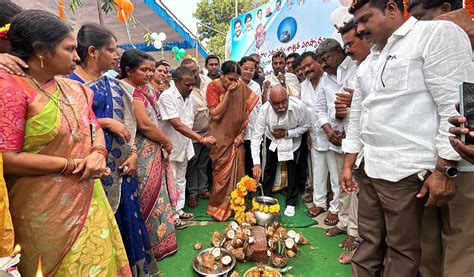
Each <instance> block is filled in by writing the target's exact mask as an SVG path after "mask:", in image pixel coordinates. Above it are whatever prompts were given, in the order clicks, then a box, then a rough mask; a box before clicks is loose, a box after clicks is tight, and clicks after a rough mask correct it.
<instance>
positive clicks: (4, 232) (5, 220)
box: [0, 152, 15, 257]
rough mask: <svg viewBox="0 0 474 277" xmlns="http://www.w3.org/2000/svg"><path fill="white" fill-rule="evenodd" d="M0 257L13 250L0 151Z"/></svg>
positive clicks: (12, 236) (13, 239) (11, 227)
mask: <svg viewBox="0 0 474 277" xmlns="http://www.w3.org/2000/svg"><path fill="white" fill-rule="evenodd" d="M0 234H1V236H0V257H5V256H8V255H10V254H11V253H12V251H13V244H14V242H15V237H14V233H13V224H12V218H11V216H10V210H9V209H8V192H7V187H6V185H5V180H4V179H3V156H2V153H1V152H0Z"/></svg>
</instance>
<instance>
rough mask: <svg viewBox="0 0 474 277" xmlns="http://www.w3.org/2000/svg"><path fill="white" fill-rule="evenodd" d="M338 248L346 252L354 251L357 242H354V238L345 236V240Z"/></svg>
mask: <svg viewBox="0 0 474 277" xmlns="http://www.w3.org/2000/svg"><path fill="white" fill-rule="evenodd" d="M339 247H341V248H344V249H345V250H347V251H352V250H354V249H356V247H357V242H356V240H355V237H353V236H347V238H346V239H345V240H344V241H343V242H342V243H341V244H339Z"/></svg>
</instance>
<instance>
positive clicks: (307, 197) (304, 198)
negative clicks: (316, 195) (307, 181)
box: [303, 193, 313, 203]
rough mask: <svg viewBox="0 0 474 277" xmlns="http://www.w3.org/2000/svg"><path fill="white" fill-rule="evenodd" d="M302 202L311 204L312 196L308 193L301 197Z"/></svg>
mask: <svg viewBox="0 0 474 277" xmlns="http://www.w3.org/2000/svg"><path fill="white" fill-rule="evenodd" d="M303 202H304V203H311V202H313V195H312V194H310V193H308V194H306V195H305V196H303Z"/></svg>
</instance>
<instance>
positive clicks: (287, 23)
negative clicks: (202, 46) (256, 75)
mask: <svg viewBox="0 0 474 277" xmlns="http://www.w3.org/2000/svg"><path fill="white" fill-rule="evenodd" d="M351 2H352V1H351V0H272V1H269V2H268V3H267V4H264V5H262V6H260V7H258V8H256V9H253V10H251V11H249V12H247V13H244V14H241V15H239V16H238V17H235V18H233V19H232V21H231V27H230V30H229V34H228V36H227V46H229V45H231V47H232V48H231V57H230V58H231V59H232V60H234V61H239V60H240V59H241V58H242V57H243V56H248V55H250V54H252V53H258V54H259V55H260V57H261V66H262V67H263V69H264V72H265V74H268V73H269V72H271V70H272V67H271V57H272V55H273V54H275V53H276V52H278V51H282V52H285V53H286V54H289V53H292V52H297V53H303V52H306V51H314V50H315V49H316V48H317V47H318V45H319V44H320V43H321V42H322V41H323V40H324V39H325V38H329V37H333V38H336V39H338V40H339V41H340V40H341V39H340V35H339V34H338V33H337V31H336V29H335V28H334V24H336V25H337V26H340V25H342V24H343V22H347V21H348V20H349V19H350V18H351V15H350V14H349V13H348V11H347V9H348V7H349V6H350V4H351Z"/></svg>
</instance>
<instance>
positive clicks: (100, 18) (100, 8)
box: [97, 0, 104, 25]
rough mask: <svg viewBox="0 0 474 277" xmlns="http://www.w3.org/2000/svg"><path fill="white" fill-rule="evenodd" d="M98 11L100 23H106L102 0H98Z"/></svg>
mask: <svg viewBox="0 0 474 277" xmlns="http://www.w3.org/2000/svg"><path fill="white" fill-rule="evenodd" d="M97 12H98V13H99V23H100V25H104V18H103V15H102V7H101V6H100V0H97Z"/></svg>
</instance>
